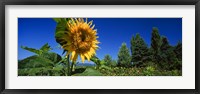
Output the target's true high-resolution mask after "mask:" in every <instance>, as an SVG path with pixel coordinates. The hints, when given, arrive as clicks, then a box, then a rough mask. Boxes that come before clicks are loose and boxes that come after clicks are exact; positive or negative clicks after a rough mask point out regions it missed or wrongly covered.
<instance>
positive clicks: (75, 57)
mask: <svg viewBox="0 0 200 94" xmlns="http://www.w3.org/2000/svg"><path fill="white" fill-rule="evenodd" d="M77 58H78V54H77V53H76V54H75V56H74V58H73V60H72V61H73V62H76V60H77Z"/></svg>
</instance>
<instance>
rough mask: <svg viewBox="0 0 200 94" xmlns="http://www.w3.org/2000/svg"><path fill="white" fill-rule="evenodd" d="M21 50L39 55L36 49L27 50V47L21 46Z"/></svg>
mask: <svg viewBox="0 0 200 94" xmlns="http://www.w3.org/2000/svg"><path fill="white" fill-rule="evenodd" d="M21 48H22V49H24V50H27V51H30V52H33V53H35V54H38V55H39V54H40V50H37V49H34V48H29V47H27V46H21Z"/></svg>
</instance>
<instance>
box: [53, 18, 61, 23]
mask: <svg viewBox="0 0 200 94" xmlns="http://www.w3.org/2000/svg"><path fill="white" fill-rule="evenodd" d="M53 20H54V21H56V22H57V23H59V22H60V21H61V18H53Z"/></svg>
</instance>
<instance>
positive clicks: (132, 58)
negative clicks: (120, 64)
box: [130, 35, 135, 62]
mask: <svg viewBox="0 0 200 94" xmlns="http://www.w3.org/2000/svg"><path fill="white" fill-rule="evenodd" d="M130 49H131V62H134V53H135V38H134V35H133V36H132V37H131V47H130Z"/></svg>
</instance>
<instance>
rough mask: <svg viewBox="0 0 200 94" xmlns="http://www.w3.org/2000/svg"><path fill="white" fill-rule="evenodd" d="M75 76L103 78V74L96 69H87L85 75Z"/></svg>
mask: <svg viewBox="0 0 200 94" xmlns="http://www.w3.org/2000/svg"><path fill="white" fill-rule="evenodd" d="M74 76H102V74H101V73H100V72H99V71H98V70H96V69H94V68H90V67H89V68H86V70H85V71H84V72H83V73H78V74H74Z"/></svg>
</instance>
